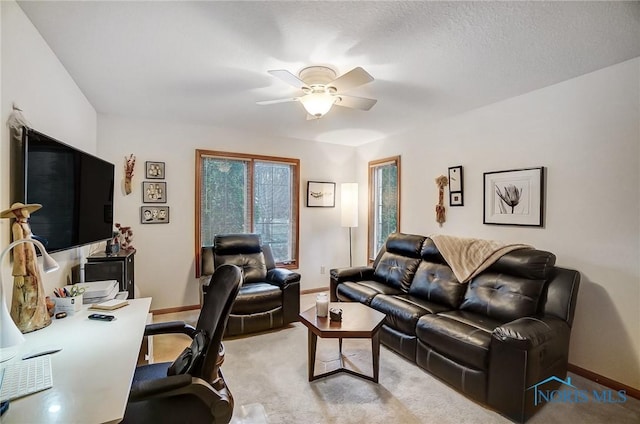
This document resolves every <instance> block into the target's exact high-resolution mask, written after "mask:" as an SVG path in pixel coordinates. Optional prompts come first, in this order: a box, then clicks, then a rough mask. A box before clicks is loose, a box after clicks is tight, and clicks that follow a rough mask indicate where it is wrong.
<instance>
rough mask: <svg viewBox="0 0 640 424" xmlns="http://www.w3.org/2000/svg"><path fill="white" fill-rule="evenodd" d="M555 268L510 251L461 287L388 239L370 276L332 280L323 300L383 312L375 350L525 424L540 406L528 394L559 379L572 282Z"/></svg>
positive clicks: (417, 241) (439, 267)
mask: <svg viewBox="0 0 640 424" xmlns="http://www.w3.org/2000/svg"><path fill="white" fill-rule="evenodd" d="M555 259H556V258H555V255H553V254H552V253H549V252H545V251H541V250H535V249H520V250H514V251H512V252H510V253H507V254H505V255H504V256H502V257H501V258H500V259H498V260H497V261H496V262H495V263H493V265H491V266H490V267H489V268H487V269H486V270H484V271H483V272H481V273H480V274H478V275H477V276H475V277H473V278H472V279H471V280H470V281H469V282H467V283H464V284H461V283H459V282H458V280H457V279H456V277H455V275H454V274H453V272H452V270H451V268H450V267H449V266H448V265H447V263H446V262H445V261H444V259H443V257H442V255H440V252H439V251H438V249H437V248H436V245H435V244H434V242H433V240H431V239H430V238H428V237H424V236H421V235H414V234H402V233H395V234H391V235H390V236H389V238H388V239H387V241H386V243H385V246H384V247H383V249H382V250H381V252H380V253H379V254H378V256H377V257H376V259H375V261H374V263H373V264H372V266H370V267H369V266H366V267H353V268H342V269H332V270H331V281H330V284H331V287H330V293H331V300H332V301H338V300H339V301H345V302H352V301H355V302H361V303H364V304H366V305H369V306H370V307H372V308H374V309H376V310H379V311H381V312H384V313H385V314H386V319H385V322H384V324H383V326H382V329H381V335H380V338H381V341H382V343H383V344H384V345H386V346H387V347H389V348H391V349H392V350H394V351H395V352H397V353H399V354H400V355H402V356H404V357H405V358H407V359H409V360H411V361H413V362H415V363H416V364H417V365H418V366H420V367H421V368H423V369H425V370H427V371H428V372H430V373H431V374H432V375H434V376H436V377H438V378H439V379H441V380H443V381H444V382H446V383H448V384H449V385H450V386H452V387H454V388H455V389H457V390H458V391H460V392H462V393H463V394H464V395H466V396H468V397H469V398H472V399H474V400H476V401H479V402H481V403H484V404H486V405H488V406H489V407H491V408H493V409H495V410H496V411H498V412H499V413H501V414H503V415H505V416H507V417H509V418H510V419H512V420H515V421H517V422H524V421H526V420H527V419H528V418H529V417H531V416H532V415H533V414H534V413H535V412H536V410H537V409H538V408H539V407H540V406H542V404H541V403H539V404H538V405H537V406H536V405H535V404H534V403H535V402H534V391H535V390H534V389H530V388H531V387H532V386H533V385H535V384H537V383H539V382H542V381H544V380H545V379H547V378H549V377H551V376H556V377H558V378H560V379H564V378H565V376H566V373H567V363H568V353H569V337H570V334H571V326H572V323H573V316H574V312H575V303H576V297H577V294H578V288H579V285H580V274H579V273H578V272H577V271H573V270H568V269H564V268H560V267H556V266H555ZM553 380H555V379H552V381H551V382H549V383H545V386H543V388H544V389H549V390H551V389H554V388H556V387H557V385H558V384H557V383H555V386H554V381H553Z"/></svg>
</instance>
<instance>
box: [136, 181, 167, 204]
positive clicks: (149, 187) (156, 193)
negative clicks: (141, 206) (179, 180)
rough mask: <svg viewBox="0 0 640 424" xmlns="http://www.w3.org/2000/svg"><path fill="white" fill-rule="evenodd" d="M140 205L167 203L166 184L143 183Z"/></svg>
mask: <svg viewBox="0 0 640 424" xmlns="http://www.w3.org/2000/svg"><path fill="white" fill-rule="evenodd" d="M142 203H167V183H165V182H156V181H143V182H142Z"/></svg>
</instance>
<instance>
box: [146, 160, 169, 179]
mask: <svg viewBox="0 0 640 424" xmlns="http://www.w3.org/2000/svg"><path fill="white" fill-rule="evenodd" d="M144 167H145V171H146V173H145V178H147V179H149V180H164V162H149V161H147V162H145V163H144Z"/></svg>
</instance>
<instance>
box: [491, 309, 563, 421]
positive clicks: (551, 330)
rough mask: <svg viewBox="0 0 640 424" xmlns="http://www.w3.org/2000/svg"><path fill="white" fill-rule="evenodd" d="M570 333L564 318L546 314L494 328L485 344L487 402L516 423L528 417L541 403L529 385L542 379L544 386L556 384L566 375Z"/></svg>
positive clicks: (531, 385) (520, 319)
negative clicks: (487, 350)
mask: <svg viewBox="0 0 640 424" xmlns="http://www.w3.org/2000/svg"><path fill="white" fill-rule="evenodd" d="M570 334H571V328H570V327H569V324H568V323H567V322H566V321H565V320H563V319H560V318H556V317H554V316H550V315H544V316H537V317H525V318H519V319H517V320H515V321H512V322H509V323H506V324H504V325H501V326H500V327H497V328H496V329H495V330H494V331H493V334H492V337H491V344H490V347H489V381H488V385H487V402H488V403H489V405H490V406H491V407H493V408H495V409H497V410H498V411H500V412H501V413H502V414H504V415H506V416H507V417H509V418H511V419H512V420H514V421H517V422H524V421H526V420H527V419H528V418H529V417H531V416H532V415H533V414H534V413H535V411H536V410H537V409H538V408H540V407H541V405H542V404H541V403H537V402H536V401H535V398H534V397H535V392H536V391H535V390H533V389H532V387H533V386H534V385H536V384H538V383H540V382H546V381H548V383H546V384H547V385H548V386H545V388H547V387H550V386H557V385H558V379H563V378H565V376H566V375H567V364H568V361H569V337H570ZM552 377H553V378H552ZM551 388H553V387H551Z"/></svg>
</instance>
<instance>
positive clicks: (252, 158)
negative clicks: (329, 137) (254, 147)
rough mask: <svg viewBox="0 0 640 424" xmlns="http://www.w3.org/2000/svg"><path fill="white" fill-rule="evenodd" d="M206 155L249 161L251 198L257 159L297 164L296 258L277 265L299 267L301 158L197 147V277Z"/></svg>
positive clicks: (294, 192) (293, 200)
mask: <svg viewBox="0 0 640 424" xmlns="http://www.w3.org/2000/svg"><path fill="white" fill-rule="evenodd" d="M206 157H220V158H228V159H244V160H247V161H248V162H249V168H250V172H249V176H248V180H247V184H249V190H248V192H249V196H250V197H249V199H253V172H254V169H253V166H254V163H255V161H256V160H259V161H264V162H273V163H288V164H290V165H293V166H295V168H296V172H294V175H293V187H292V193H291V194H292V198H291V206H292V207H293V208H294V211H293V218H294V219H295V224H294V228H295V233H296V234H295V237H294V240H293V241H292V242H293V244H294V246H293V250H294V252H295V255H294V256H295V259H294V260H292V261H291V262H288V263H277V264H276V265H277V266H278V267H280V268H287V269H298V268H299V265H298V264H299V261H300V248H299V246H300V200H299V199H300V159H294V158H285V157H278V156H263V155H251V154H246V153H232V152H221V151H217V150H203V149H196V158H195V163H196V166H195V168H196V172H195V173H196V178H195V180H196V186H195V223H194V224H195V225H194V227H195V262H196V263H195V269H196V278H200V275H201V274H200V264H201V261H202V258H201V255H200V253H201V250H202V248H201V244H202V238H201V237H200V211H201V210H202V203H201V201H200V187H201V186H202V173H201V170H202V161H203V158H206ZM248 203H249V205H248V207H249V216H250V219H251V226H252V227H253V201H249V202H248Z"/></svg>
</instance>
